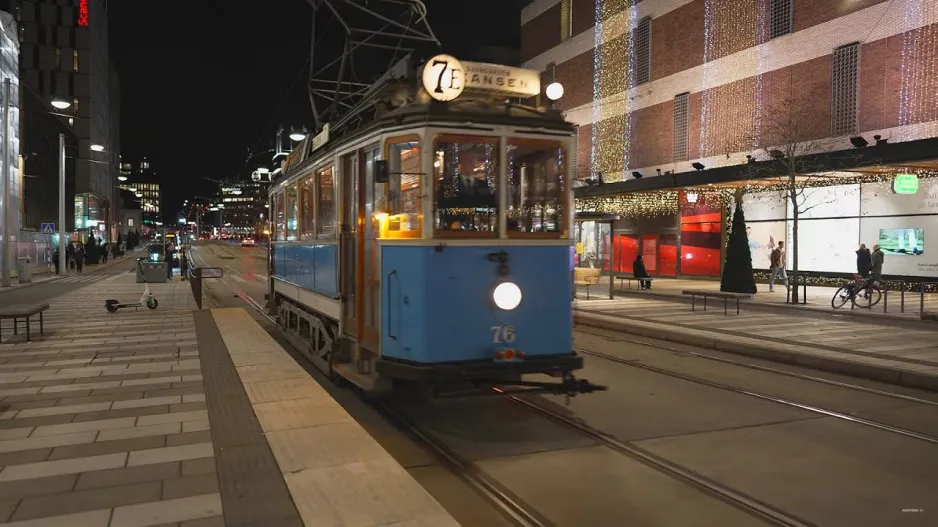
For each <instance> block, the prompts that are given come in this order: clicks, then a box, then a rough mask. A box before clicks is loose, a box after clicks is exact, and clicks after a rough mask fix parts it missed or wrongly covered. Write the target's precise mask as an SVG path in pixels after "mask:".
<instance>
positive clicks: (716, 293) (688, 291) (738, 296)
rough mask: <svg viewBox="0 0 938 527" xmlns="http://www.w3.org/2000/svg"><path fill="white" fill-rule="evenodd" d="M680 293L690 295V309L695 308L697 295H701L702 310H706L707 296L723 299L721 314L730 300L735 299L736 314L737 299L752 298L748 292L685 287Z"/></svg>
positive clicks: (724, 312)
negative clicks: (702, 301)
mask: <svg viewBox="0 0 938 527" xmlns="http://www.w3.org/2000/svg"><path fill="white" fill-rule="evenodd" d="M681 294H682V295H690V310H691V311H694V310H695V309H696V307H697V306H696V303H695V302H696V299H697V297H698V296H702V297H703V299H704V311H706V310H707V297H708V296H712V297H714V298H722V299H723V314H724V315H726V314H727V312H726V304H727V302H728V301H730V300H735V301H736V314H737V315H738V314H739V301H740V300H749V299H750V298H752V295H750V294H749V293H725V292H723V291H703V290H697V289H685V290H683V291H681Z"/></svg>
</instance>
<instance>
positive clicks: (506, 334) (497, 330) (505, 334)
mask: <svg viewBox="0 0 938 527" xmlns="http://www.w3.org/2000/svg"><path fill="white" fill-rule="evenodd" d="M489 329H491V330H492V344H503V343H504V344H511V343H512V342H514V341H515V328H513V327H511V326H506V325H504V324H499V325H498V326H492V327H491V328H489Z"/></svg>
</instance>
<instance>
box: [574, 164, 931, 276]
mask: <svg viewBox="0 0 938 527" xmlns="http://www.w3.org/2000/svg"><path fill="white" fill-rule="evenodd" d="M825 176H826V177H824V178H814V179H812V180H811V181H812V182H811V183H810V184H808V185H805V186H804V187H800V188H799V189H798V195H799V198H798V200H799V201H798V203H799V206H798V208H799V214H798V231H799V234H798V253H799V255H798V269H799V271H803V272H808V273H811V274H812V275H814V276H816V277H819V279H820V277H846V276H850V275H852V274H853V273H856V272H857V269H856V250H857V248H858V246H859V245H860V244H861V243H862V244H865V245H866V246H867V247H868V248H870V249H872V247H873V246H874V245H879V246H880V247H881V248H882V250H883V252H884V253H885V258H884V264H883V274H884V275H887V276H893V277H909V278H925V279H928V278H938V171H931V170H923V171H919V172H918V173H913V172H909V173H904V172H897V171H895V170H893V171H892V173H888V174H887V173H883V174H878V175H870V174H865V173H860V172H831V173H829V174H826V175H825ZM741 187H745V190H746V193H745V194H744V195H743V198H742V203H743V207H742V208H743V213H744V214H745V219H746V231H747V235H748V239H749V246H750V251H751V256H752V267H753V269H754V270H755V271H756V272H757V274H761V272H765V271H768V268H769V257H770V255H771V253H772V251H773V250H774V249H775V248H777V247H778V244H779V242H782V241H784V242H786V245H787V246H788V247H789V249H788V250H787V251H786V257H787V260H788V262H787V267H788V268H789V269H792V268H793V266H794V251H793V250H792V249H791V247H792V245H793V243H794V235H793V234H794V233H793V230H794V223H795V222H794V219H793V218H794V210H793V206H792V204H791V201H790V200H789V199H787V197H786V195H784V194H783V191H782V190H781V189H780V188H779V187H778V186H774V185H771V184H767V182H765V181H757V180H745V181H737V182H726V183H718V184H706V185H699V186H694V187H682V188H679V189H674V188H666V189H658V190H649V191H641V192H632V193H627V194H617V195H609V196H603V197H580V198H579V199H577V211H578V212H583V211H589V212H595V213H606V214H618V215H620V216H621V219H620V220H618V221H616V222H615V223H614V227H613V229H612V232H611V233H609V232H604V233H602V235H601V236H599V237H598V238H597V237H596V236H592V235H588V234H589V233H582V234H584V235H588V236H586V238H590V239H586V238H584V239H582V240H580V239H579V237H578V240H577V241H579V242H581V243H583V245H582V246H583V247H584V253H583V257H584V258H592V259H594V260H596V261H597V262H599V265H597V266H595V267H597V268H602V269H603V270H604V271H607V272H608V271H610V268H611V270H612V272H616V273H618V272H621V273H631V272H632V262H633V261H634V260H635V257H636V256H637V255H638V254H642V255H643V257H644V258H643V259H644V261H645V267H646V269H647V270H648V272H649V274H651V275H653V276H664V277H669V276H671V277H673V276H706V277H714V278H716V277H719V276H720V274H721V269H722V265H723V261H724V258H725V251H724V248H725V245H726V240H727V236H728V230H729V227H730V225H731V219H732V215H733V213H734V210H735V197H734V196H735V194H736V193H737V191H738V190H740V188H741ZM592 238H596V239H595V240H594V239H592ZM610 245H614V246H615V247H614V249H615V250H614V251H612V250H611V249H612V247H610ZM610 254H614V255H615V258H614V261H612V262H610V258H609V255H610Z"/></svg>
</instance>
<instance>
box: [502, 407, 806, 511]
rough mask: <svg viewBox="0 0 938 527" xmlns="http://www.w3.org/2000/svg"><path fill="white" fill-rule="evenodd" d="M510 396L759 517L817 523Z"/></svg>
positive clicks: (595, 439) (548, 416)
mask: <svg viewBox="0 0 938 527" xmlns="http://www.w3.org/2000/svg"><path fill="white" fill-rule="evenodd" d="M508 399H509V400H511V401H513V402H515V403H517V404H520V405H522V406H524V407H526V408H527V409H529V410H531V411H533V412H536V413H538V414H540V415H542V416H544V417H545V418H547V419H550V420H551V421H554V422H556V423H560V424H562V425H563V426H566V427H568V428H570V429H572V430H576V431H577V432H579V433H580V434H583V435H584V436H586V437H589V438H590V439H592V440H594V441H597V442H598V443H599V444H601V445H603V446H605V447H606V448H609V449H611V450H613V451H614V452H617V453H619V454H622V455H624V456H626V457H629V458H631V459H635V460H637V461H640V462H641V463H643V464H645V465H647V466H650V467H651V468H653V469H655V470H657V471H659V472H663V473H665V474H667V475H669V476H671V477H672V478H675V479H677V480H680V481H682V482H684V483H686V484H688V485H690V486H692V487H694V488H696V489H698V490H700V491H702V492H704V493H706V494H708V495H710V496H712V497H714V498H716V499H718V500H720V501H723V502H724V503H727V504H729V505H732V506H734V507H736V508H738V509H740V510H742V511H744V512H747V513H749V514H751V515H753V516H755V517H757V518H760V519H762V520H764V521H766V522H767V523H769V524H771V525H779V526H788V527H809V526H814V525H815V524H813V523H810V522H808V521H805V520H802V519H800V518H798V517H796V516H793V515H791V514H788V513H786V512H784V511H781V510H779V509H776V508H775V507H772V506H771V505H769V504H767V503H765V502H762V501H760V500H757V499H755V498H753V497H751V496H748V495H746V494H743V493H741V492H737V491H735V490H733V489H731V488H729V487H726V486H724V485H721V484H719V483H717V482H715V481H713V480H710V479H709V478H706V477H705V476H702V475H700V474H698V473H696V472H694V471H692V470H690V469H687V468H685V467H682V466H680V465H677V464H675V463H671V462H670V461H668V460H666V459H663V458H661V457H659V456H656V455H655V454H653V453H651V452H648V451H647V450H645V449H642V448H640V447H637V446H635V445H630V444H628V443H625V442H622V441H619V440H618V439H616V438H614V437H611V436H609V435H608V434H606V433H604V432H602V431H600V430H597V429H595V428H593V427H591V426H589V425H587V424H585V423H582V422H580V421H577V420H575V419H571V418H569V417H567V416H565V415H561V414H560V413H559V412H556V411H553V410H551V409H549V408H548V407H546V406H544V405H541V404H538V403H535V402H532V401H530V400H528V399H526V398H524V397H520V396H514V395H513V396H508Z"/></svg>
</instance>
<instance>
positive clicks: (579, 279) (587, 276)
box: [573, 267, 602, 300]
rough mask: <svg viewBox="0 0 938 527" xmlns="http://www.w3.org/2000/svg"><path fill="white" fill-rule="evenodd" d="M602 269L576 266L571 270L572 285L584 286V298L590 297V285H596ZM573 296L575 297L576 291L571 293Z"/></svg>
mask: <svg viewBox="0 0 938 527" xmlns="http://www.w3.org/2000/svg"><path fill="white" fill-rule="evenodd" d="M601 273H602V271H600V270H599V269H585V268H580V267H577V268H575V269H574V270H573V285H574V286H577V287H579V286H581V285H582V286H586V299H587V300H589V299H590V286H591V285H596V284H598V283H599V278H600V274H601ZM573 298H574V299H576V292H575V291H574V293H573Z"/></svg>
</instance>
